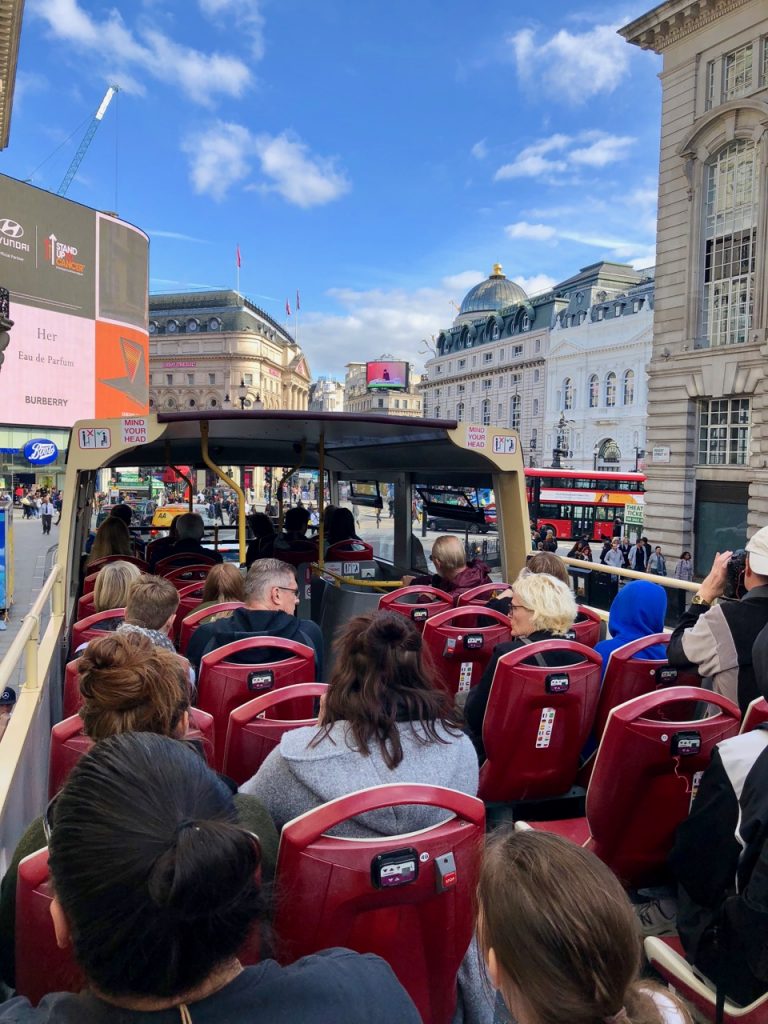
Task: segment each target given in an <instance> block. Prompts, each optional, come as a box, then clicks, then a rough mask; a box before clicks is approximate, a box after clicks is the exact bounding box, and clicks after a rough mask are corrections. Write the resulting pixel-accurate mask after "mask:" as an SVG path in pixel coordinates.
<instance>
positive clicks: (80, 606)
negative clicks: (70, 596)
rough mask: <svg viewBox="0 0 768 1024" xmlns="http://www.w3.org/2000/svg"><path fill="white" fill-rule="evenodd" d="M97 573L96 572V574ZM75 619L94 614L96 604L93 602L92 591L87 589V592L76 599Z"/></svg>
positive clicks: (78, 619) (85, 617)
mask: <svg viewBox="0 0 768 1024" xmlns="http://www.w3.org/2000/svg"><path fill="white" fill-rule="evenodd" d="M96 575H98V573H97V574H96ZM75 614H76V615H77V621H78V622H79V621H80V619H87V618H88V616H89V615H95V614H96V605H95V604H94V598H93V591H92V590H89V591H88V593H87V594H83V596H82V597H79V598H78V599H77V611H76V613H75Z"/></svg>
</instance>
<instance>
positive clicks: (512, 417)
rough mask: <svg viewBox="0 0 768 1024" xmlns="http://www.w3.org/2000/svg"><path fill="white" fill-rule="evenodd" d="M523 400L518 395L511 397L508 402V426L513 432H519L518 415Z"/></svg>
mask: <svg viewBox="0 0 768 1024" xmlns="http://www.w3.org/2000/svg"><path fill="white" fill-rule="evenodd" d="M522 405H523V400H522V398H521V397H520V395H512V398H511V399H510V400H509V425H510V427H511V428H512V429H513V430H520V413H521V409H522Z"/></svg>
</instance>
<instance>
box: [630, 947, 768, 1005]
mask: <svg viewBox="0 0 768 1024" xmlns="http://www.w3.org/2000/svg"><path fill="white" fill-rule="evenodd" d="M677 946H678V943H677V942H675V941H673V940H671V939H659V938H655V937H654V938H647V939H646V940H645V955H646V957H647V958H648V963H649V964H650V965H651V967H653V968H654V970H656V971H658V972H659V974H660V975H661V976H662V978H664V980H665V981H666V982H668V983H669V985H670V986H671V987H672V988H673V989H674V990H675V992H677V993H678V995H680V996H682V998H683V999H685V1000H686V1002H688V1003H690V1004H691V1005H692V1006H693V1008H694V1010H695V1011H696V1018H695V1019H696V1020H706V1021H712V1024H715V1021H716V1019H717V1013H716V1010H717V1001H716V998H717V993H716V990H715V987H714V985H711V984H707V983H706V982H705V981H704V980H703V978H702V976H701V975H700V974H699V973H698V972H696V971H694V969H693V968H692V967H691V965H690V964H689V963H688V961H687V960H686V959H685V957H684V956H683V955H682V953H681V952H680V951H679V950H678V948H677ZM722 1020H723V1024H766V1021H768V992H766V994H765V995H764V996H761V997H760V998H759V999H756V1000H755V1001H754V1002H753V1003H750V1004H749V1006H737V1005H736V1004H734V1003H731V1002H729V1001H728V1000H727V999H726V1001H725V1006H724V1008H723V1017H722Z"/></svg>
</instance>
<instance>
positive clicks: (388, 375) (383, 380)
mask: <svg viewBox="0 0 768 1024" xmlns="http://www.w3.org/2000/svg"><path fill="white" fill-rule="evenodd" d="M365 386H366V387H367V388H368V390H369V391H379V390H380V391H384V390H387V389H389V390H390V391H405V389H406V388H407V387H408V363H406V362H404V361H402V360H396V359H387V360H378V361H377V362H375V363H366V364H365Z"/></svg>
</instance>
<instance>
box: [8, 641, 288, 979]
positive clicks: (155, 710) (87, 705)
mask: <svg viewBox="0 0 768 1024" xmlns="http://www.w3.org/2000/svg"><path fill="white" fill-rule="evenodd" d="M78 673H79V676H80V695H81V697H82V700H83V704H82V707H81V708H80V711H79V715H80V717H81V718H82V720H83V731H84V733H85V735H86V736H88V737H89V738H90V739H91V740H93V741H94V742H95V743H96V744H98V743H99V742H101V741H102V740H105V739H107V738H108V737H110V736H115V735H118V734H121V733H127V732H145V733H156V734H158V735H161V736H168V737H170V738H171V739H174V740H183V739H184V737H185V736H186V734H187V731H188V728H189V677H188V675H187V670H186V668H185V666H184V663H183V661H182V660H181V659H180V658H179V657H178V656H177V655H175V654H172V653H171V652H170V651H167V650H165V649H164V648H162V647H156V646H155V645H154V644H153V643H152V642H151V640H149V639H148V638H147V637H146V636H143V635H142V634H141V633H109V634H107V635H106V636H104V637H99V638H98V639H97V640H92V641H91V642H90V643H89V644H88V647H87V648H86V650H85V651H84V653H83V655H82V657H81V658H80V661H79V663H78ZM190 746H192V744H190ZM196 753H197V754H198V756H199V757H200V759H201V760H202V754H201V752H200V751H196ZM222 779H223V781H224V783H225V785H227V786H228V788H229V789H230V790H231V791H232V792H234V791H235V789H236V787H235V784H234V783H233V782H231V781H230V780H228V779H224V777H223V776H222ZM235 800H236V805H237V809H238V813H239V815H240V820H241V822H242V824H243V825H244V827H246V828H249V829H250V830H251V831H253V832H255V833H257V834H258V836H259V839H260V840H261V845H262V854H263V869H264V872H265V875H267V876H269V877H271V875H272V873H273V872H274V866H275V861H276V859H277V833H276V831H275V827H274V825H273V824H272V820H271V819H270V817H269V815H268V814H267V812H266V811H265V810H264V808H263V807H262V806H261V804H260V803H259V801H258V800H256V799H255V798H254V797H247V796H241V795H237V796H236V797H235ZM45 845H46V837H45V830H44V825H43V819H42V818H37V819H36V820H35V821H33V822H32V824H31V825H30V826H29V828H28V829H27V831H26V832H25V833H24V835H23V836H22V837H21V839H20V840H19V844H18V846H17V847H16V850H15V851H14V855H13V859H12V860H11V863H10V865H9V867H8V871H7V872H6V874H5V877H4V878H3V881H2V885H1V886H0V977H2V979H3V980H4V981H5V982H6V983H7V984H8V985H10V986H13V981H14V974H15V962H14V922H15V908H16V874H17V871H18V866H19V861H20V860H21V859H22V858H23V857H26V856H27V854H30V853H34V851H35V850H39V849H41V847H43V846H45Z"/></svg>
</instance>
